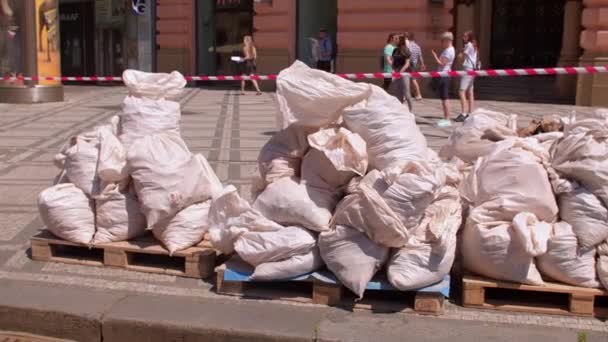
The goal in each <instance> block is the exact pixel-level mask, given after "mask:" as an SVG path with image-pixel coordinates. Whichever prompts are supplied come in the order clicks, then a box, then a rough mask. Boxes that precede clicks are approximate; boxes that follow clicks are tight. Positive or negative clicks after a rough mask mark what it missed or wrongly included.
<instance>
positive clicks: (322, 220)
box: [253, 178, 338, 232]
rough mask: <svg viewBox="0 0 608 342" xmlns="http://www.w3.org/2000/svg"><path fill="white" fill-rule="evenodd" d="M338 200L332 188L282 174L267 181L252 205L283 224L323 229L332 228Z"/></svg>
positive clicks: (317, 229)
mask: <svg viewBox="0 0 608 342" xmlns="http://www.w3.org/2000/svg"><path fill="white" fill-rule="evenodd" d="M337 203H338V197H337V196H336V194H335V193H334V192H333V191H328V190H324V189H319V188H314V187H312V186H308V185H306V184H303V183H300V181H299V180H298V179H297V178H281V179H279V180H277V181H275V182H274V183H272V184H270V185H268V187H267V188H266V189H265V190H264V191H263V192H262V193H261V194H260V195H259V196H258V198H257V199H256V200H255V202H254V203H253V208H254V209H256V210H258V211H259V212H260V213H261V214H262V215H263V216H264V217H266V218H268V219H269V220H272V221H274V222H277V223H279V224H281V225H283V226H292V225H293V226H300V227H304V228H308V229H310V230H314V231H317V232H321V231H324V230H328V229H329V222H330V220H331V217H332V213H333V212H334V209H335V207H336V204H337Z"/></svg>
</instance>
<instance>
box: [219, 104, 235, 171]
mask: <svg viewBox="0 0 608 342" xmlns="http://www.w3.org/2000/svg"><path fill="white" fill-rule="evenodd" d="M229 94H230V96H229V97H228V103H227V104H226V116H225V118H224V126H223V127H224V129H223V131H222V137H221V142H220V148H219V155H218V158H217V162H216V163H217V169H216V172H217V173H218V175H228V166H227V164H228V162H229V161H230V146H231V144H232V120H233V115H234V102H235V101H236V95H234V94H232V92H229Z"/></svg>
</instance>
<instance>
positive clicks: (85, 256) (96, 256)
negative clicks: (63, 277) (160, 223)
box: [30, 231, 217, 278]
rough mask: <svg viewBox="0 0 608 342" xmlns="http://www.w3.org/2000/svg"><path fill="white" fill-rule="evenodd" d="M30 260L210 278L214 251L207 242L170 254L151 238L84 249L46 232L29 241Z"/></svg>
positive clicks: (215, 254)
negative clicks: (30, 247)
mask: <svg viewBox="0 0 608 342" xmlns="http://www.w3.org/2000/svg"><path fill="white" fill-rule="evenodd" d="M30 241H31V245H32V259H34V260H38V261H50V262H60V263H69V264H77V265H85V266H107V267H118V268H124V269H128V270H133V271H139V272H147V273H160V274H168V275H176V276H182V277H188V278H207V277H209V276H211V275H213V272H214V268H215V266H216V258H217V251H216V250H215V249H213V248H212V246H211V244H210V243H209V241H203V242H201V243H200V244H199V245H197V246H194V247H191V248H188V249H185V250H183V251H178V252H176V253H174V254H173V255H169V252H168V251H167V250H166V249H165V248H164V247H162V246H161V245H160V244H159V242H158V241H156V240H155V239H154V238H153V237H151V236H146V237H142V238H139V239H135V240H132V241H124V242H115V243H108V244H102V245H96V246H87V245H82V244H77V243H72V242H69V241H65V240H62V239H59V238H57V237H55V236H54V235H52V234H51V233H49V232H47V231H43V232H42V233H40V234H38V235H36V236H34V237H33V238H31V240H30Z"/></svg>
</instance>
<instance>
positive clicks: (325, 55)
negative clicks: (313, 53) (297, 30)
mask: <svg viewBox="0 0 608 342" xmlns="http://www.w3.org/2000/svg"><path fill="white" fill-rule="evenodd" d="M332 56H333V43H332V42H331V38H330V37H329V35H328V34H327V30H326V29H320V30H319V60H318V61H317V69H319V70H323V71H327V72H331V59H332Z"/></svg>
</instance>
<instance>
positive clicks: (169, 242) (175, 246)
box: [152, 201, 211, 255]
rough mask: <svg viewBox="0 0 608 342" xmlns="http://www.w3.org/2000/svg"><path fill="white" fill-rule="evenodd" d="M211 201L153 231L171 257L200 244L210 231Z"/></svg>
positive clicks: (194, 205) (192, 207) (175, 217)
mask: <svg viewBox="0 0 608 342" xmlns="http://www.w3.org/2000/svg"><path fill="white" fill-rule="evenodd" d="M210 206H211V201H207V202H203V203H197V204H193V205H191V206H189V207H187V208H185V209H184V210H182V211H180V212H178V213H177V215H175V216H174V217H173V218H171V219H169V220H166V221H163V222H161V223H160V224H158V225H157V226H155V227H154V228H153V229H152V233H153V234H154V236H155V237H156V238H157V239H158V240H159V241H160V242H161V243H162V244H163V245H164V246H165V247H166V248H167V250H168V251H169V254H170V255H173V253H175V252H178V251H181V250H184V249H186V248H190V247H192V246H195V245H197V244H198V243H200V242H201V241H202V240H203V238H204V237H205V233H206V232H207V231H208V230H209V227H210V224H209V208H210Z"/></svg>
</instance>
